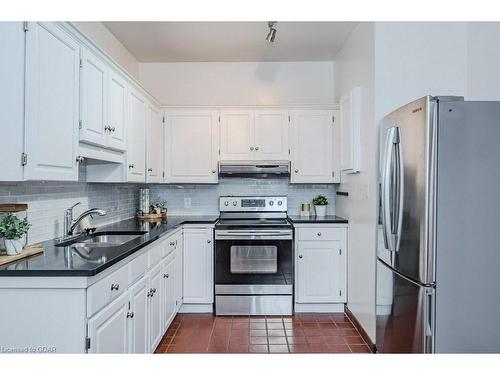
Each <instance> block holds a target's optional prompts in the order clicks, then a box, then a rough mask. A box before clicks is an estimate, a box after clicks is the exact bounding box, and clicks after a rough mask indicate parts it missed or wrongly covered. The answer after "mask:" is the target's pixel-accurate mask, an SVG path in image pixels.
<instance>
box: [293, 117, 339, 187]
mask: <svg viewBox="0 0 500 375" xmlns="http://www.w3.org/2000/svg"><path fill="white" fill-rule="evenodd" d="M335 115H336V111H332V110H295V111H292V112H291V142H290V145H291V177H290V182H292V183H333V182H336V181H335V178H336V174H337V175H338V172H337V173H336V169H337V167H336V166H334V158H333V127H334V124H335V118H336V116H335Z"/></svg>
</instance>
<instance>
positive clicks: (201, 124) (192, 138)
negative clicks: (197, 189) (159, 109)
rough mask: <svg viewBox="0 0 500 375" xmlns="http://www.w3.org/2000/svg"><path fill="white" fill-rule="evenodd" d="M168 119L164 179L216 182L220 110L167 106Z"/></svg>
mask: <svg viewBox="0 0 500 375" xmlns="http://www.w3.org/2000/svg"><path fill="white" fill-rule="evenodd" d="M165 121H166V123H165V182H169V183H183V182H184V183H217V182H218V173H217V170H218V160H219V155H218V153H219V125H218V116H217V112H216V111H208V110H169V109H167V110H166V114H165Z"/></svg>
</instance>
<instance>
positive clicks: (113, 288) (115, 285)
mask: <svg viewBox="0 0 500 375" xmlns="http://www.w3.org/2000/svg"><path fill="white" fill-rule="evenodd" d="M118 289H120V284H111V290H118Z"/></svg>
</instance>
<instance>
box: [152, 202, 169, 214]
mask: <svg viewBox="0 0 500 375" xmlns="http://www.w3.org/2000/svg"><path fill="white" fill-rule="evenodd" d="M150 211H152V212H154V213H157V214H159V213H161V212H166V211H167V201H162V200H159V201H157V202H154V203H152V204H151V206H150Z"/></svg>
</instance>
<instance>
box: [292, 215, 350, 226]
mask: <svg viewBox="0 0 500 375" xmlns="http://www.w3.org/2000/svg"><path fill="white" fill-rule="evenodd" d="M288 220H289V221H290V222H291V223H292V224H307V223H312V224H347V223H348V221H347V219H344V218H343V217H340V216H335V215H326V216H300V215H289V216H288Z"/></svg>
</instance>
